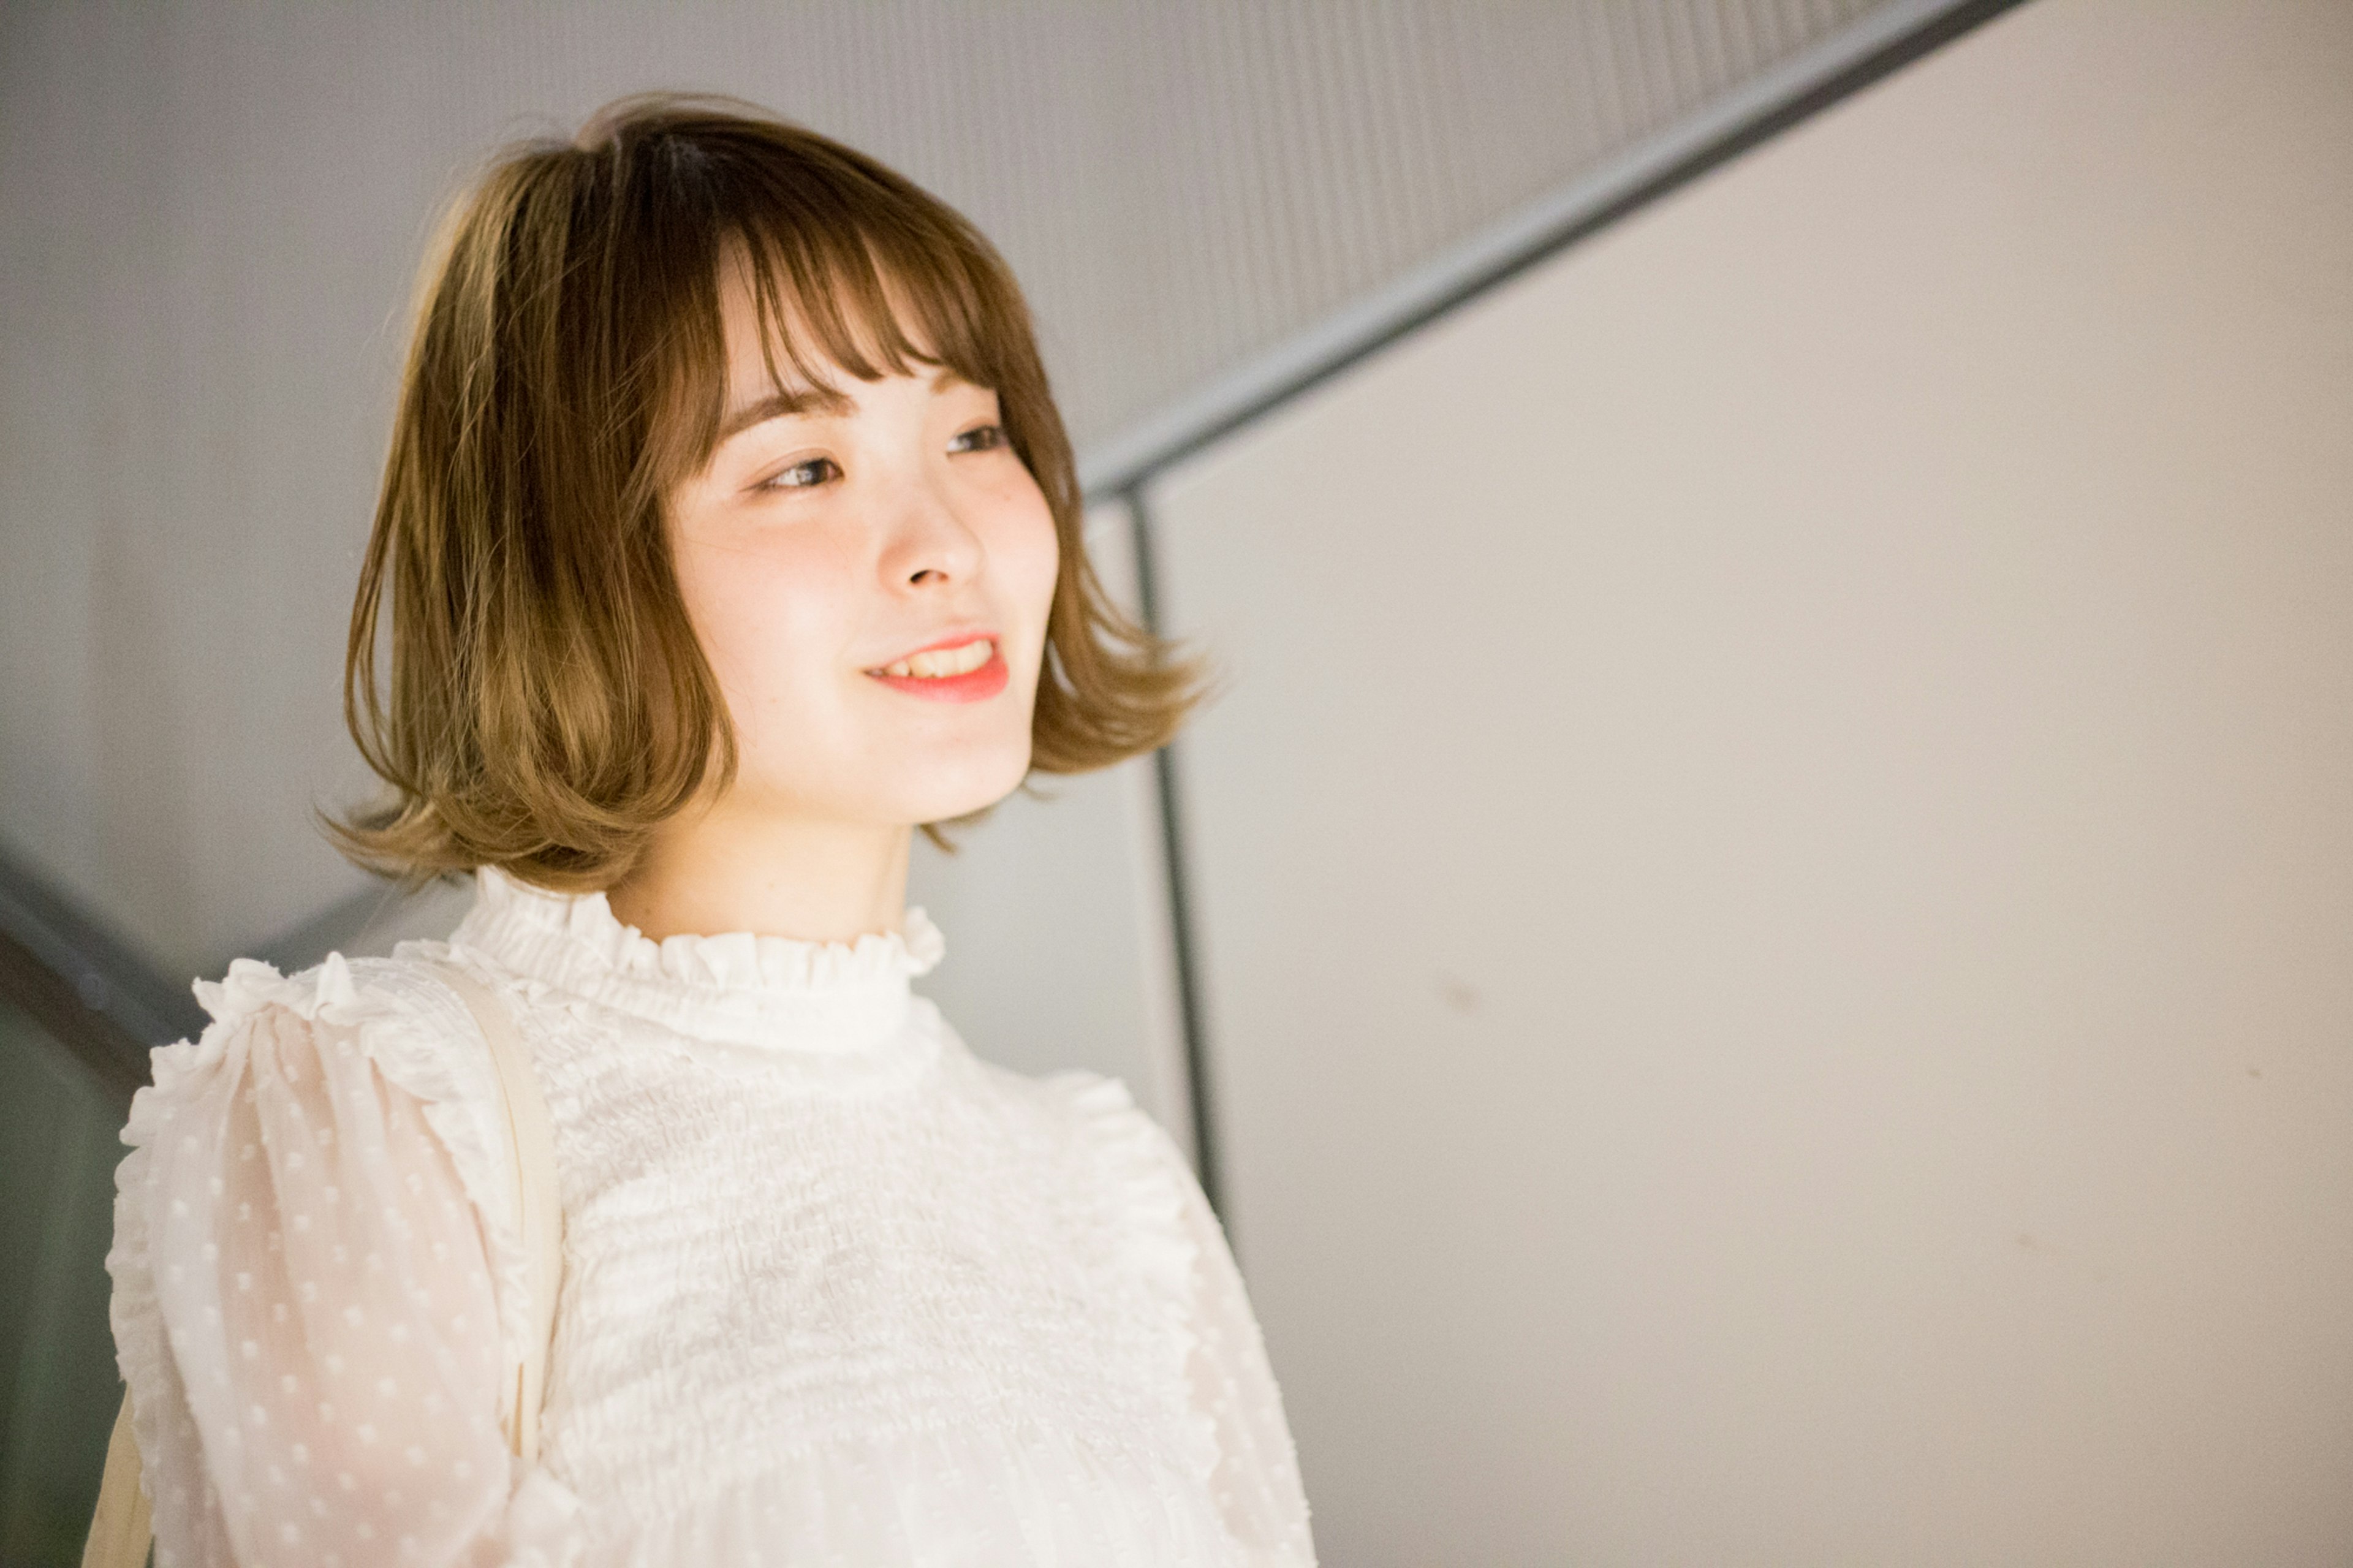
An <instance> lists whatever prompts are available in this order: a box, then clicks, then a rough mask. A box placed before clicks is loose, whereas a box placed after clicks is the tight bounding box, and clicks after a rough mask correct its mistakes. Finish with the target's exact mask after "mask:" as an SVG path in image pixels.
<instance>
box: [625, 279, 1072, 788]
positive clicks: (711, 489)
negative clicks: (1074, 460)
mask: <svg viewBox="0 0 2353 1568" xmlns="http://www.w3.org/2000/svg"><path fill="white" fill-rule="evenodd" d="M721 307H722V313H723V321H724V325H725V331H726V342H727V364H728V389H727V402H726V405H725V406H726V410H727V413H726V416H725V417H724V419H723V423H722V426H721V438H720V443H719V447H718V448H717V450H716V452H715V453H714V454H713V455H712V460H711V462H710V464H709V465H708V466H707V467H706V468H705V469H704V470H703V471H702V473H701V474H698V475H696V476H694V477H693V478H691V479H688V480H687V481H686V482H685V483H683V484H682V485H681V486H680V487H679V488H678V489H677V490H676V491H675V492H674V493H673V494H672V496H671V497H670V517H669V525H670V541H671V549H672V553H673V558H674V559H675V561H676V563H677V571H678V580H679V586H680V588H681V591H682V593H683V594H684V595H685V600H686V608H687V613H688V616H689V617H690V618H691V621H692V622H693V625H694V628H695V632H696V635H697V637H699V638H700V639H701V642H702V649H703V653H704V656H705V657H706V658H708V659H709V660H710V663H711V667H712V670H713V671H714V672H715V673H716V674H717V676H718V679H719V685H720V688H721V689H722V691H723V693H724V695H725V698H726V701H727V708H728V712H729V715H730V716H731V718H732V719H733V722H734V727H735V737H736V744H737V751H738V759H739V761H738V772H737V774H736V780H735V784H734V785H733V790H732V791H731V793H730V795H729V798H728V801H727V803H726V804H727V805H728V806H730V807H731V808H734V809H750V810H752V811H754V812H756V813H759V814H762V815H771V816H773V815H785V816H793V817H796V818H801V819H808V820H813V821H830V822H839V823H843V824H852V825H860V826H912V825H914V824H918V823H924V822H936V821H941V820H944V819H945V818H948V817H954V816H962V815H964V814H965V813H966V812H972V811H977V810H979V809H980V808H981V807H983V806H985V805H990V804H991V803H993V802H995V801H997V800H1000V799H1002V798H1003V797H1004V796H1005V795H1007V794H1008V793H1009V792H1010V791H1011V790H1012V789H1013V788H1014V787H1015V786H1016V785H1018V784H1019V783H1020V782H1021V780H1022V777H1023V776H1024V775H1025V774H1026V773H1028V772H1029V721H1030V708H1031V704H1032V701H1033V700H1034V699H1035V696H1036V693H1037V689H1038V672H1039V663H1040V660H1041V659H1042V658H1043V656H1044V648H1045V641H1046V616H1047V611H1048V608H1049V606H1050V604H1051V601H1052V597H1053V591H1054V575H1055V571H1056V568H1057V565H1058V561H1059V556H1058V552H1057V549H1056V541H1055V536H1054V521H1053V516H1052V514H1051V512H1050V510H1048V508H1047V505H1046V498H1045V494H1044V492H1043V491H1041V490H1040V489H1039V488H1038V482H1037V480H1036V479H1032V478H1031V477H1030V474H1029V469H1028V468H1026V467H1024V466H1023V464H1022V462H1021V459H1020V458H1018V457H1016V456H1015V455H1014V452H1013V449H1012V447H1011V446H1010V445H1008V442H1007V439H1006V435H1005V431H1004V430H1003V428H1002V427H1001V426H1000V425H999V424H998V417H999V416H998V411H997V394H996V393H995V392H994V391H992V390H990V389H989V388H987V387H980V386H972V385H968V384H965V383H964V382H962V381H960V380H958V379H957V378H956V377H955V374H953V373H951V372H945V371H940V370H935V369H934V367H931V366H927V365H921V364H918V365H915V366H914V367H913V370H914V371H915V372H916V373H917V374H905V375H892V376H886V377H885V378H883V379H881V380H880V381H871V382H870V381H860V380H859V379H857V378H856V377H855V376H852V375H850V374H849V373H847V372H844V371H840V370H839V369H838V368H837V369H836V370H835V372H834V373H833V374H831V375H829V376H828V380H830V381H831V382H832V383H833V384H834V385H835V386H836V387H837V388H839V393H838V395H828V394H825V393H820V392H816V391H814V390H813V389H811V388H809V387H807V386H803V385H796V384H787V385H786V386H784V387H782V388H778V387H776V386H775V385H773V384H771V383H770V381H769V379H768V373H767V369H766V366H765V364H764V363H763V361H762V356H761V353H760V342H759V337H758V317H757V314H756V311H755V310H754V305H753V301H752V297H751V294H750V291H749V289H748V287H747V286H746V284H745V282H744V278H743V276H742V275H741V274H740V273H739V272H735V271H733V270H731V271H730V272H729V273H727V274H725V275H724V277H723V287H722V289H721ZM777 361H778V370H779V372H780V373H781V374H786V375H790V374H792V366H791V361H790V360H789V359H787V358H786V357H785V356H784V355H783V354H782V353H779V354H778V355H777Z"/></svg>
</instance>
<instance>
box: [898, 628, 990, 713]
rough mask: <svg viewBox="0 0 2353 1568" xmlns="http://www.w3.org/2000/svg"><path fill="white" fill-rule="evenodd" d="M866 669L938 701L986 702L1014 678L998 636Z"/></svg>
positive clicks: (912, 694) (929, 650) (914, 694)
mask: <svg viewBox="0 0 2353 1568" xmlns="http://www.w3.org/2000/svg"><path fill="white" fill-rule="evenodd" d="M866 673H867V674H868V675H870V676H871V677H873V678H874V679H876V680H879V681H881V683H882V684H883V685H885V686H888V687H891V688H892V689H895V690H899V691H903V692H905V693H907V695H909V696H910V697H923V698H928V699H930V700H932V701H934V702H985V701H987V700H988V699H989V698H992V697H994V696H996V695H997V693H998V692H1000V691H1002V690H1004V689H1005V683H1006V682H1007V681H1008V680H1009V679H1011V678H1012V677H1011V672H1009V671H1008V670H1007V668H1005V659H1004V658H1003V656H1001V655H1000V654H998V652H997V639H996V638H995V637H974V638H972V639H971V640H970V641H968V642H963V643H958V644H956V645H955V646H954V647H929V648H925V649H924V650H923V652H921V653H913V654H909V655H908V656H907V657H906V658H902V659H900V660H898V661H896V662H895V663H892V664H889V665H885V666H883V667H882V668H880V669H870V670H868V671H867V672H866Z"/></svg>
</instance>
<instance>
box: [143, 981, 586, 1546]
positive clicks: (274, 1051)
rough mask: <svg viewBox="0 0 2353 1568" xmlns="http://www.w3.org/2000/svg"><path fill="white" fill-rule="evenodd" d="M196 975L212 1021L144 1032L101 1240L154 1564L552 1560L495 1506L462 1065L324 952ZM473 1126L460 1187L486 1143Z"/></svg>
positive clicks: (504, 1349) (494, 1292)
mask: <svg viewBox="0 0 2353 1568" xmlns="http://www.w3.org/2000/svg"><path fill="white" fill-rule="evenodd" d="M198 989H199V994H200V996H201V997H202V999H203V1000H204V1002H205V1004H206V1007H207V1009H208V1010H209V1011H211V1012H212V1013H213V1015H214V1016H215V1020H216V1021H215V1023H214V1024H213V1025H212V1026H210V1027H209V1028H207V1029H206V1031H205V1032H204V1035H203V1037H201V1038H200V1039H198V1040H196V1041H194V1042H188V1041H183V1042H181V1043H180V1044H178V1045H175V1046H171V1047H164V1048H162V1049H160V1050H158V1051H156V1052H155V1053H154V1065H155V1083H154V1084H153V1087H151V1088H148V1089H142V1090H141V1091H140V1093H139V1095H138V1097H137V1099H136V1100H134V1102H133V1105H132V1114H131V1120H130V1123H129V1125H128V1126H127V1127H126V1128H125V1129H124V1131H123V1141H124V1142H126V1143H129V1144H130V1145H131V1146H132V1152H131V1153H130V1155H129V1156H127V1157H126V1158H125V1159H124V1160H123V1162H122V1163H121V1166H120V1167H119V1168H118V1172H117V1176H116V1201H115V1244H114V1247H113V1249H112V1251H111V1253H110V1254H109V1256H108V1258H107V1266H108V1268H109V1269H110V1271H111V1273H112V1275H113V1277H114V1292H113V1298H112V1303H111V1317H112V1321H113V1326H114V1331H115V1340H116V1346H117V1351H118V1354H119V1356H120V1359H121V1366H122V1371H123V1374H124V1377H125V1379H126V1381H127V1382H128V1383H129V1384H130V1388H131V1397H132V1423H133V1426H134V1428H135V1430H136V1432H137V1435H138V1438H139V1445H140V1449H141V1453H142V1460H143V1464H144V1470H145V1478H146V1483H147V1489H148V1492H149V1495H150V1497H151V1499H152V1500H153V1506H154V1522H155V1541H156V1559H155V1560H156V1563H157V1568H199V1565H201V1568H216V1565H217V1568H232V1565H237V1568H269V1565H275V1564H280V1563H283V1564H297V1563H299V1564H303V1565H305V1568H364V1565H366V1564H374V1563H400V1564H414V1565H433V1568H445V1565H446V1568H457V1565H460V1564H466V1565H472V1564H497V1563H520V1562H526V1561H529V1562H540V1563H555V1562H558V1561H560V1560H561V1559H562V1558H563V1557H565V1555H568V1554H567V1553H565V1552H561V1551H560V1550H553V1549H543V1546H544V1543H545V1542H551V1541H554V1540H556V1539H558V1538H560V1536H561V1534H562V1531H561V1529H560V1528H555V1527H553V1526H549V1525H547V1524H546V1521H544V1520H542V1521H541V1523H540V1524H539V1525H538V1526H532V1527H530V1528H525V1529H518V1527H517V1521H516V1519H514V1518H511V1515H512V1514H513V1513H514V1505H515V1503H516V1500H517V1496H516V1494H517V1488H518V1483H519V1482H521V1481H522V1480H523V1479H525V1478H524V1477H522V1474H521V1473H520V1468H519V1466H518V1465H517V1463H516V1461H514V1460H513V1459H512V1458H511V1456H510V1454H509V1452H508V1449H507V1446H506V1442H505V1440H504V1436H503V1434H502V1431H501V1407H500V1399H501V1386H502V1384H503V1382H504V1381H505V1380H504V1377H503V1371H504V1368H505V1366H506V1365H507V1354H508V1348H509V1347H508V1343H507V1341H508V1338H509V1337H510V1335H509V1333H508V1331H506V1330H505V1329H503V1328H502V1325H501V1316H500V1300H499V1296H500V1289H501V1287H500V1282H499V1279H498V1276H499V1272H500V1270H499V1268H497V1267H494V1258H496V1256H497V1255H498V1253H499V1251H500V1243H499V1238H497V1237H494V1236H492V1235H491V1226H490V1225H489V1223H488V1222H487V1220H486V1218H485V1214H484V1209H485V1205H484V1201H483V1200H484V1198H485V1197H486V1196H489V1195H491V1194H483V1193H481V1192H479V1191H470V1184H469V1182H468V1180H467V1174H466V1173H464V1172H461V1170H460V1168H459V1159H458V1158H457V1157H456V1153H455V1152H453V1139H452V1137H451V1135H450V1131H451V1130H452V1129H453V1128H454V1129H458V1130H459V1132H460V1133H461V1135H460V1136H458V1137H457V1138H455V1140H454V1143H455V1144H456V1145H459V1146H463V1145H464V1144H466V1142H468V1140H467V1139H466V1137H464V1136H462V1132H463V1125H462V1116H463V1113H465V1112H466V1110H467V1108H466V1107H465V1106H464V1105H463V1104H462V1103H461V1102H462V1100H464V1098H465V1096H464V1094H463V1092H462V1085H463V1079H462V1077H461V1075H459V1074H457V1073H455V1072H454V1071H450V1070H441V1071H438V1072H437V1071H436V1070H435V1069H434V1067H433V1064H432V1062H431V1061H430V1059H429V1057H430V1047H429V1042H428V1040H427V1037H428V1036H429V1035H430V1034H431V1029H430V1027H429V1026H421V1025H418V1024H417V1022H416V1021H415V1020H413V1019H411V1020H407V1021H406V1025H407V1026H406V1037H405V1039H404V1020H403V1019H402V1018H401V1016H400V1009H399V1008H398V1007H397V1006H396V1005H394V1004H393V1003H392V1002H390V1001H389V1000H387V999H386V998H385V997H384V996H382V995H371V994H367V990H366V988H364V987H363V986H361V985H359V984H355V983H354V981H353V976H352V974H351V972H350V970H349V969H348V968H347V967H346V966H345V965H344V964H343V962H342V961H341V960H340V959H331V960H330V961H329V963H327V964H326V965H324V966H322V969H321V970H320V971H314V972H311V973H308V974H305V975H301V976H296V977H293V978H290V979H284V978H281V977H280V976H279V975H278V974H277V973H276V972H275V971H274V970H270V969H269V968H268V967H267V966H266V965H260V964H254V963H245V962H242V961H241V962H240V963H239V964H238V965H237V966H235V967H233V968H232V970H231V971H230V974H229V977H228V980H227V982H226V983H225V984H222V985H218V986H200V987H199V988H198ZM441 1022H442V1025H443V1031H444V1035H445V1044H444V1045H443V1047H442V1049H443V1051H444V1052H445V1053H446V1052H447V1051H448V1050H449V1049H451V1048H453V1047H450V1046H448V1044H447V1043H446V1038H447V1037H450V1036H449V1031H448V1020H447V1019H444V1020H442V1021H441ZM477 1120H478V1118H477ZM437 1122H438V1123H439V1124H440V1125H438V1126H437ZM468 1152H470V1153H471V1154H472V1155H473V1156H474V1160H475V1163H477V1164H478V1165H481V1166H482V1170H481V1171H480V1172H478V1173H476V1180H475V1183H474V1185H475V1186H477V1187H479V1186H480V1185H481V1184H483V1183H484V1181H486V1180H487V1175H486V1173H487V1171H488V1170H489V1168H490V1167H489V1165H488V1164H487V1163H486V1162H487V1156H488V1153H489V1151H487V1150H485V1149H481V1148H475V1149H470V1150H469V1151H468ZM551 1484H552V1483H544V1482H543V1483H542V1487H541V1489H540V1493H539V1495H537V1496H536V1500H535V1503H533V1504H532V1505H531V1506H527V1507H526V1508H525V1509H524V1510H523V1514H524V1516H525V1520H524V1522H525V1523H526V1524H527V1525H528V1523H529V1519H530V1517H533V1516H534V1515H544V1514H545V1513H546V1512H547V1511H548V1505H549V1502H550V1500H549V1499H548V1498H547V1497H546V1496H545V1495H543V1492H544V1488H545V1486H547V1485H551ZM530 1490H531V1489H526V1491H530ZM556 1511H557V1512H561V1506H560V1502H558V1503H557V1505H556ZM533 1531H536V1532H537V1533H538V1534H539V1535H540V1536H541V1537H542V1541H543V1545H542V1546H533V1545H530V1544H529V1543H527V1542H523V1541H522V1540H521V1539H519V1537H521V1536H522V1535H525V1534H531V1533H533Z"/></svg>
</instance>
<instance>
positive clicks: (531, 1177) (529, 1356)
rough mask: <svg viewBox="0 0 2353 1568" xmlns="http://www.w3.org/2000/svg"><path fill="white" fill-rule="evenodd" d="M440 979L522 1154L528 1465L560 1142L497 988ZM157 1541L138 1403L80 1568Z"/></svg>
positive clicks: (551, 1302)
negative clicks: (483, 1061) (483, 1056)
mask: <svg viewBox="0 0 2353 1568" xmlns="http://www.w3.org/2000/svg"><path fill="white" fill-rule="evenodd" d="M436 967H437V969H438V971H439V973H440V975H441V979H442V981H443V983H444V984H447V985H448V987H449V989H450V990H451V991H453V992H455V993H456V994H457V996H458V999H459V1001H460V1002H463V1003H464V1004H465V1005H466V1010H467V1011H468V1012H470V1013H471V1014H473V1016H474V1023H475V1025H476V1026H477V1027H479V1028H480V1030H481V1031H482V1039H483V1040H484V1042H485V1043H486V1044H488V1045H489V1047H490V1048H491V1065H492V1066H493V1067H494V1068H497V1069H498V1079H499V1091H500V1098H501V1100H503V1101H504V1102H505V1108H506V1115H507V1133H508V1144H509V1146H510V1148H511V1149H512V1151H513V1153H514V1163H515V1210H516V1213H515V1220H516V1228H517V1230H518V1231H519V1232H520V1234H521V1235H522V1245H523V1249H524V1251H525V1253H526V1255H527V1256H528V1257H529V1258H530V1259H531V1273H530V1276H529V1278H530V1290H531V1301H530V1318H531V1326H532V1337H531V1339H530V1340H529V1341H528V1342H526V1344H525V1346H524V1350H523V1360H522V1365H521V1366H519V1367H517V1368H516V1369H515V1391H514V1393H515V1397H514V1408H513V1411H512V1415H511V1416H510V1418H509V1421H508V1424H507V1442H508V1444H509V1445H510V1446H511V1447H512V1448H513V1449H514V1451H515V1452H516V1453H517V1454H519V1455H521V1456H522V1459H523V1462H524V1463H525V1464H535V1463H537V1462H538V1459H539V1409H540V1404H541V1402H542V1400H543V1399H544V1397H545V1395H546V1391H547V1347H548V1343H549V1342H550V1341H551V1340H552V1339H553V1338H554V1334H555V1296H556V1291H557V1289H558V1288H559V1287H560V1286H561V1285H562V1284H563V1280H564V1204H563V1199H562V1197H561V1195H560V1194H558V1192H557V1189H556V1182H555V1141H554V1136H553V1135H552V1134H551V1132H550V1131H549V1129H548V1121H547V1101H545V1100H543V1099H541V1098H540V1093H539V1078H538V1075H537V1074H535V1073H534V1072H533V1071H532V1066H531V1053H530V1051H529V1050H528V1049H527V1048H526V1047H524V1045H523V1043H522V1035H520V1034H519V1033H517V1032H516V1029H515V1026H514V1019H513V1017H512V1016H511V1015H509V1013H508V1012H507V1010H506V1008H505V1007H503V1006H501V1005H500V1003H499V999H498V998H497V997H496V996H494V995H492V994H491V990H490V987H488V986H486V985H484V984H482V983H481V982H480V981H479V980H476V979H475V978H474V977H473V976H472V975H470V974H468V973H465V972H464V971H462V970H460V969H459V968H458V967H457V966H456V965H455V964H448V963H445V964H439V965H437V966H436ZM153 1540H154V1526H153V1515H152V1513H151V1505H150V1503H149V1501H148V1498H147V1487H146V1482H145V1479H144V1478H143V1477H142V1475H141V1473H140V1463H139V1439H138V1437H137V1435H136V1434H134V1433H133V1432H132V1427H131V1394H130V1393H129V1391H128V1390H126V1391H125V1392H124V1393H123V1395H122V1407H121V1410H119V1411H117V1412H116V1414H115V1417H114V1434H113V1436H111V1437H110V1438H108V1439H107V1444H106V1476H105V1479H103V1480H101V1481H100V1483H99V1488H98V1507H97V1508H96V1509H94V1510H91V1513H90V1535H89V1537H88V1538H87V1539H86V1540H85V1541H84V1542H83V1543H82V1549H81V1568H145V1564H146V1562H147V1552H148V1548H149V1547H150V1545H152V1544H153Z"/></svg>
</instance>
